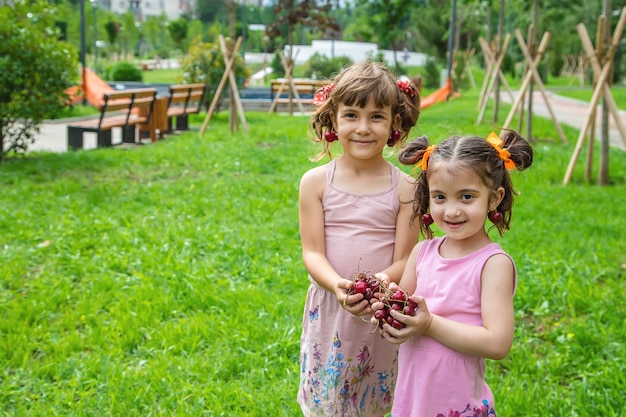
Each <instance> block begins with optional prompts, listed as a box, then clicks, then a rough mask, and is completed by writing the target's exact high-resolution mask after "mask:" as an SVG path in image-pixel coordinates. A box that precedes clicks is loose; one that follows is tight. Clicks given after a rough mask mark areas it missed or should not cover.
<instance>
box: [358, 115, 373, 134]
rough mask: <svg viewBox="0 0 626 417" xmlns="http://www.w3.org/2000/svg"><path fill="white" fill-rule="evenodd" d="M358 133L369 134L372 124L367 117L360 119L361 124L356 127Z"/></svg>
mask: <svg viewBox="0 0 626 417" xmlns="http://www.w3.org/2000/svg"><path fill="white" fill-rule="evenodd" d="M356 131H357V133H359V134H361V135H365V134H368V133H369V132H370V124H369V121H368V120H367V119H362V120H360V121H359V124H358V126H357V129H356Z"/></svg>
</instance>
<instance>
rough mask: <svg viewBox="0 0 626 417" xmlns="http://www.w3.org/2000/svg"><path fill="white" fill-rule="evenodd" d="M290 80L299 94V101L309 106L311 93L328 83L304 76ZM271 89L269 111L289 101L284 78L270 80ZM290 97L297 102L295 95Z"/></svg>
mask: <svg viewBox="0 0 626 417" xmlns="http://www.w3.org/2000/svg"><path fill="white" fill-rule="evenodd" d="M292 81H293V85H294V87H295V90H296V91H297V93H298V96H300V103H301V104H305V105H309V106H310V105H311V104H312V101H313V95H314V94H315V92H316V91H317V90H319V89H320V88H322V87H323V86H324V85H326V84H328V81H323V80H311V79H304V78H294V79H293V80H292ZM271 89H272V96H271V97H272V106H271V107H270V112H272V111H274V110H275V109H276V107H277V105H278V104H288V103H289V84H288V81H287V80H286V79H284V78H278V79H275V80H272V82H271ZM291 99H292V102H293V103H294V104H296V105H297V104H298V99H297V97H295V95H293V96H292V97H291Z"/></svg>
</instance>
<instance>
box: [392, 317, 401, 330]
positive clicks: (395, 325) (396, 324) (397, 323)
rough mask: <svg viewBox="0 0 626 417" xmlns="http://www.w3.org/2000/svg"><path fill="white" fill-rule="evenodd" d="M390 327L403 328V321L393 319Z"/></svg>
mask: <svg viewBox="0 0 626 417" xmlns="http://www.w3.org/2000/svg"><path fill="white" fill-rule="evenodd" d="M391 327H393V328H394V329H398V330H400V329H403V328H404V323H402V322H399V321H398V320H395V319H394V320H393V322H391Z"/></svg>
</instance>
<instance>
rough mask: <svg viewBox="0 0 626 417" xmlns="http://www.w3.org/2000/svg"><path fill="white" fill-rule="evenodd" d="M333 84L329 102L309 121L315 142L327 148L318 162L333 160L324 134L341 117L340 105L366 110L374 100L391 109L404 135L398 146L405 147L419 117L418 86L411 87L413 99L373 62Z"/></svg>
mask: <svg viewBox="0 0 626 417" xmlns="http://www.w3.org/2000/svg"><path fill="white" fill-rule="evenodd" d="M329 83H333V84H334V88H333V89H332V91H331V92H330V94H328V98H327V99H326V101H324V102H323V103H321V104H320V105H318V106H317V107H316V109H315V111H314V112H313V115H312V116H311V121H310V122H309V128H310V131H311V133H312V134H311V139H312V140H313V141H314V142H322V143H323V145H324V149H323V150H322V152H321V153H320V154H319V155H317V157H316V158H315V159H314V160H316V161H318V160H320V159H322V158H323V157H324V156H325V155H328V156H329V157H332V155H331V154H330V143H329V142H328V141H326V140H325V138H324V133H325V132H327V131H330V130H333V119H332V118H333V115H336V114H337V108H338V106H339V103H343V104H345V105H348V106H352V105H357V106H359V107H364V106H365V105H366V104H367V101H368V100H369V99H370V98H373V99H374V103H375V105H376V106H377V107H385V106H391V114H392V116H393V117H395V116H396V115H400V126H394V127H395V128H396V129H398V130H400V131H401V132H402V135H401V137H400V140H398V142H397V144H399V145H403V144H404V142H405V141H406V138H407V137H408V135H409V132H410V130H411V128H412V127H413V126H415V124H416V123H417V119H418V118H419V108H420V97H419V93H418V92H417V89H416V88H415V86H413V85H411V88H412V89H413V91H414V92H415V94H414V95H413V96H411V95H410V94H405V93H403V92H402V91H400V90H399V89H398V85H397V80H396V77H395V76H394V75H393V74H392V73H391V72H390V71H389V69H388V68H387V67H386V66H385V65H384V64H381V63H379V62H369V61H368V62H361V63H356V64H352V65H350V66H349V67H347V68H345V69H344V70H343V71H341V72H340V73H339V74H338V75H337V76H336V77H335V78H334V79H332V80H329Z"/></svg>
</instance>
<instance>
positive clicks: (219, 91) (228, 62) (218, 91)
mask: <svg viewBox="0 0 626 417" xmlns="http://www.w3.org/2000/svg"><path fill="white" fill-rule="evenodd" d="M220 37H223V36H222V35H220ZM240 46H241V36H240V37H239V38H237V42H235V47H234V48H233V53H232V55H231V56H230V58H228V59H227V57H226V56H224V61H226V69H225V70H224V74H222V79H221V80H220V82H219V84H218V85H217V89H216V90H215V94H214V95H213V101H211V105H210V106H209V110H208V111H207V114H206V117H205V118H204V123H202V128H201V129H200V136H202V135H204V132H205V131H206V128H207V126H208V125H209V120H211V116H212V115H213V112H214V111H215V107H216V105H217V102H218V101H219V100H220V95H221V94H222V89H223V88H224V84H225V83H226V79H227V78H228V74H229V73H230V71H231V70H232V68H233V64H234V63H235V57H236V56H237V51H238V50H239V47H240Z"/></svg>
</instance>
